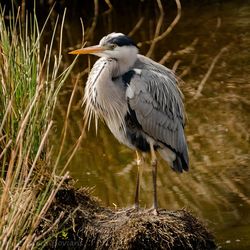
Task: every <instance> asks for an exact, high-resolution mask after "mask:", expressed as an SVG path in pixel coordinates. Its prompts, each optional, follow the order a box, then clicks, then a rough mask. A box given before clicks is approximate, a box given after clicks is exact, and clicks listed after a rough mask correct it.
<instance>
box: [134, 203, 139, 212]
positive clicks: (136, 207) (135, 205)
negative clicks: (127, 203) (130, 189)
mask: <svg viewBox="0 0 250 250" xmlns="http://www.w3.org/2000/svg"><path fill="white" fill-rule="evenodd" d="M133 209H134V210H136V211H137V212H138V211H139V209H140V206H139V203H135V204H134V206H133Z"/></svg>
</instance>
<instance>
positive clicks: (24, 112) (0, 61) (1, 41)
mask: <svg viewBox="0 0 250 250" xmlns="http://www.w3.org/2000/svg"><path fill="white" fill-rule="evenodd" d="M64 17H65V13H64V16H63V18H62V22H61V23H60V25H59V18H58V19H57V21H56V24H55V28H54V30H53V32H52V36H51V40H50V44H48V45H46V46H45V47H44V48H42V49H41V47H42V46H41V39H42V37H43V31H44V27H45V25H46V23H47V21H48V19H49V17H48V18H47V20H46V22H45V24H44V26H43V27H42V29H39V27H38V22H37V19H36V15H35V13H31V14H27V16H26V21H25V22H22V20H21V19H22V18H21V15H20V9H17V10H15V9H14V7H13V8H12V10H11V11H10V12H9V13H6V11H5V10H4V8H3V6H0V82H1V84H0V107H1V108H0V218H1V220H0V249H17V248H18V249H27V248H29V249H30V248H35V246H36V245H38V244H39V245H41V241H48V240H49V238H47V239H44V237H40V236H39V235H37V233H36V232H37V227H38V226H39V224H40V223H41V222H42V221H43V220H44V216H45V214H46V212H47V210H48V208H49V207H50V205H51V202H52V201H53V199H54V197H55V195H56V193H57V191H58V190H59V188H60V187H61V185H62V184H63V182H64V180H65V179H66V178H67V173H66V174H65V175H64V176H62V177H61V178H59V177H57V176H56V175H55V174H53V173H55V168H56V165H57V164H54V166H53V162H52V157H51V146H50V143H49V139H48V138H49V134H50V133H51V131H52V128H53V119H52V118H53V112H54V108H55V104H56V101H57V96H58V92H59V90H60V88H61V87H62V85H63V84H64V82H65V81H66V79H67V77H68V75H69V73H70V71H71V69H72V67H73V64H74V62H73V64H72V65H70V66H69V67H67V68H63V67H62V65H61V59H62V54H61V49H60V50H59V52H57V53H54V51H53V44H54V38H55V34H56V33H57V32H60V46H59V47H60V48H62V37H63V22H64ZM53 158H55V157H53ZM51 173H52V174H51ZM54 226H55V225H54ZM47 230H49V228H48V229H47Z"/></svg>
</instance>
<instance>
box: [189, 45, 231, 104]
mask: <svg viewBox="0 0 250 250" xmlns="http://www.w3.org/2000/svg"><path fill="white" fill-rule="evenodd" d="M230 46H231V44H229V45H227V46H225V47H223V48H222V49H221V50H220V51H219V53H218V54H217V55H216V56H215V57H214V59H213V60H212V63H211V65H210V67H209V68H208V71H207V73H206V74H205V76H204V77H203V79H202V80H201V82H200V84H199V86H198V88H197V91H196V93H195V95H194V97H193V100H197V99H198V98H199V97H200V96H201V92H202V90H203V88H204V86H205V83H206V82H207V80H208V78H209V76H210V75H211V73H212V72H213V69H214V66H215V64H216V63H217V62H218V60H219V59H220V57H221V56H222V54H223V53H225V52H226V51H227V50H228V49H229V47H230Z"/></svg>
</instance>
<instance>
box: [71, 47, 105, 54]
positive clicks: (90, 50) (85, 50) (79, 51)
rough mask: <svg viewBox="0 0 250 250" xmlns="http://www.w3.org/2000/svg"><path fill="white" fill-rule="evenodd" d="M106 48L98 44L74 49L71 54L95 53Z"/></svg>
mask: <svg viewBox="0 0 250 250" xmlns="http://www.w3.org/2000/svg"><path fill="white" fill-rule="evenodd" d="M105 50H106V49H105V48H104V47H102V46H100V45H96V46H91V47H87V48H83V49H77V50H73V51H70V52H69V54H73V55H82V54H95V53H99V52H103V51H105Z"/></svg>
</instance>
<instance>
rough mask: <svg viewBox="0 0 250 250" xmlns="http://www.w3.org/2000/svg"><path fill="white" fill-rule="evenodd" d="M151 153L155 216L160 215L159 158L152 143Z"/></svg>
mask: <svg viewBox="0 0 250 250" xmlns="http://www.w3.org/2000/svg"><path fill="white" fill-rule="evenodd" d="M150 151H151V165H152V176H153V189H154V200H153V213H154V214H155V215H157V214H158V211H157V209H158V202H157V185H156V180H157V158H156V154H155V150H154V145H153V143H152V142H151V143H150Z"/></svg>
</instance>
